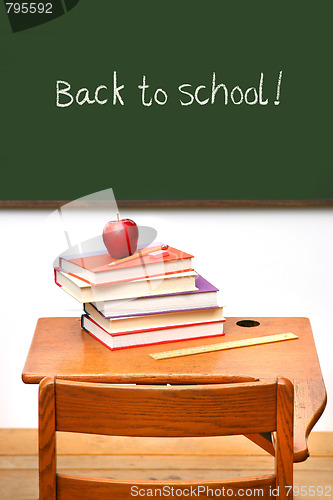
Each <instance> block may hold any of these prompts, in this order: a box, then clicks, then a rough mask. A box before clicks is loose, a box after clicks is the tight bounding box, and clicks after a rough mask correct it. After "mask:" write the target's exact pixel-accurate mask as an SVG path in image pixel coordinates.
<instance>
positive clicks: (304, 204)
mask: <svg viewBox="0 0 333 500" xmlns="http://www.w3.org/2000/svg"><path fill="white" fill-rule="evenodd" d="M70 201H72V200H0V209H54V210H55V209H57V208H59V207H61V206H62V205H64V204H66V203H69V202H70ZM117 204H118V206H119V208H133V209H140V208H142V209H146V208H153V209H158V208H170V209H178V208H182V209H191V208H329V207H333V199H329V200H117Z"/></svg>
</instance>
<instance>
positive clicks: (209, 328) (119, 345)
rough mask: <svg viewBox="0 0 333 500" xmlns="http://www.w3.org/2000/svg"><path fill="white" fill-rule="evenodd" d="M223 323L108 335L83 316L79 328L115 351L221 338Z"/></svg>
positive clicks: (196, 324)
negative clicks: (199, 339) (206, 338)
mask: <svg viewBox="0 0 333 500" xmlns="http://www.w3.org/2000/svg"><path fill="white" fill-rule="evenodd" d="M224 321H225V319H224V318H223V319H221V320H217V321H216V320H214V321H207V322H204V323H192V324H185V325H184V324H180V325H174V326H172V327H169V328H160V329H154V330H149V331H147V330H145V331H136V332H131V333H127V332H121V333H114V332H112V333H110V332H107V331H106V330H105V329H104V328H102V327H101V326H100V325H99V324H98V323H97V322H96V321H94V320H93V319H92V318H90V317H89V316H87V315H86V314H83V315H82V318H81V326H82V328H83V329H84V330H85V331H86V332H88V333H89V334H90V335H91V336H92V337H94V338H95V339H96V340H98V341H99V342H101V343H102V344H103V345H105V346H106V347H108V348H109V349H111V350H115V349H125V348H128V347H140V346H144V345H152V344H163V343H166V342H176V341H181V340H188V339H197V338H204V337H215V336H219V335H220V336H221V335H224V333H223V323H224Z"/></svg>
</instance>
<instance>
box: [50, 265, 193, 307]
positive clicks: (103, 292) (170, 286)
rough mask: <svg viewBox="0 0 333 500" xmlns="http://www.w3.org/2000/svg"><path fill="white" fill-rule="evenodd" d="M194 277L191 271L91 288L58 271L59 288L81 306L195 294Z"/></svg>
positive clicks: (56, 274)
mask: <svg viewBox="0 0 333 500" xmlns="http://www.w3.org/2000/svg"><path fill="white" fill-rule="evenodd" d="M195 277H196V272H195V271H189V272H184V273H176V274H169V275H167V276H164V277H160V276H158V277H151V278H149V279H140V280H135V281H127V282H122V283H111V284H110V283H108V284H101V285H90V284H88V283H86V282H84V281H82V280H81V279H78V278H75V277H74V276H71V275H69V274H67V273H64V272H62V271H60V270H57V269H56V270H55V282H56V284H57V285H59V286H60V287H61V288H62V290H64V291H65V292H67V293H68V294H69V295H71V296H72V297H74V298H75V299H76V300H78V301H79V302H82V303H83V302H99V301H104V300H113V299H131V298H136V297H145V296H147V295H157V294H164V293H175V292H183V291H190V290H196V286H195Z"/></svg>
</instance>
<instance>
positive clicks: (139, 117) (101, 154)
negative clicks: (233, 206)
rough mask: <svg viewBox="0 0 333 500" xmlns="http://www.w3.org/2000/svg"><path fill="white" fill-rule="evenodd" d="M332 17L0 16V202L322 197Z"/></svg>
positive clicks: (221, 12)
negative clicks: (95, 195) (104, 195)
mask: <svg viewBox="0 0 333 500" xmlns="http://www.w3.org/2000/svg"><path fill="white" fill-rule="evenodd" d="M9 5H11V10H10V12H9V13H8V14H7V13H6V11H7V10H8V9H9ZM24 5H25V6H26V8H28V9H30V11H29V12H28V13H24V12H23V10H24V7H23V6H24ZM40 5H44V10H43V12H40V13H38V12H34V7H33V6H35V8H37V7H36V6H40ZM15 6H16V7H15ZM18 6H19V7H20V8H19V7H18ZM47 6H48V7H47ZM14 8H16V11H17V12H15V11H14ZM46 8H48V9H49V10H50V12H49V13H46V11H45V9H46ZM332 14H333V8H332V1H331V0H321V1H319V2H317V3H314V2H313V1H312V2H310V1H307V0H294V1H282V2H278V3H276V2H275V3H274V2H267V0H265V1H263V0H254V1H252V2H250V1H249V0H239V1H237V2H236V1H222V0H216V1H212V0H206V1H205V2H202V1H200V2H198V1H196V0H179V1H173V0H171V1H169V2H156V0H154V1H152V0H145V1H144V2H137V1H133V2H132V1H121V2H116V1H113V0H98V1H93V0H57V1H55V0H54V1H51V2H40V3H37V4H36V3H32V2H25V3H24V2H16V3H15V4H9V3H8V2H3V3H1V4H0V45H1V79H0V89H1V111H0V112H1V118H0V120H1V148H0V160H1V171H2V182H1V184H0V200H72V199H75V198H79V197H81V196H85V195H87V194H89V193H92V192H95V191H99V190H102V189H106V188H109V187H112V188H113V190H114V193H115V196H116V198H117V199H118V200H332V199H333V168H332V154H331V149H332V147H331V116H332V107H331V102H332V99H331V94H332V89H331V82H332V64H331V62H330V61H331V47H332V29H331V23H332ZM38 16H40V17H38ZM88 100H89V101H90V102H89V101H88ZM72 101H73V102H72Z"/></svg>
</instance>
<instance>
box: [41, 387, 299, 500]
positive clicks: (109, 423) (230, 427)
mask: <svg viewBox="0 0 333 500" xmlns="http://www.w3.org/2000/svg"><path fill="white" fill-rule="evenodd" d="M56 431H69V432H81V433H92V434H105V435H114V436H146V437H148V436H154V437H189V436H192V437H193V436H223V435H233V434H259V433H263V432H274V443H275V471H274V473H273V474H271V475H266V476H256V477H255V478H245V479H244V480H240V479H237V480H228V481H226V480H223V481H219V480H216V481H215V480H214V481H211V480H210V481H208V480H207V481H173V482H170V481H153V482H146V481H125V480H112V479H91V478H82V477H73V476H65V475H62V474H56V446H55V441H56V439H55V434H56ZM39 473H40V499H41V500H52V499H56V498H57V499H61V500H63V499H70V500H74V499H75V498H79V499H80V500H84V499H87V500H88V499H89V500H94V499H102V498H115V499H117V500H118V499H119V500H121V499H126V498H133V491H132V490H131V485H133V484H135V485H138V486H140V488H141V490H140V491H141V492H142V491H147V490H148V489H151V488H154V489H155V490H156V488H163V487H170V484H172V485H173V486H174V487H175V488H177V489H178V490H179V491H178V493H180V492H181V490H183V492H184V496H185V495H187V496H188V493H189V492H190V491H195V492H196V493H200V495H196V496H200V498H211V497H212V491H214V488H215V489H219V491H222V490H221V488H223V486H224V487H225V488H228V489H230V490H233V492H234V496H233V497H234V498H237V496H236V491H240V490H241V493H240V496H244V492H245V491H246V490H249V489H250V488H252V489H254V488H256V489H259V490H260V491H259V493H261V492H262V495H259V496H260V497H261V498H265V497H266V498H272V496H274V494H273V493H272V491H273V489H275V490H276V489H277V488H278V489H279V495H280V496H279V498H289V499H290V498H292V485H293V482H292V481H293V385H292V383H291V382H290V381H289V380H286V379H283V378H279V379H277V380H275V381H270V382H264V381H256V382H249V383H233V384H208V385H186V386H150V385H149V386H148V385H143V386H130V385H129V386H115V385H109V384H99V383H83V382H73V381H67V380H59V379H54V378H45V379H43V380H42V382H41V383H40V389H39ZM190 488H192V490H190ZM193 488H196V490H193ZM209 488H210V489H209ZM161 491H162V490H161ZM274 493H275V496H276V491H275V492H274ZM140 496H141V495H140ZM247 496H248V495H247Z"/></svg>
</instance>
